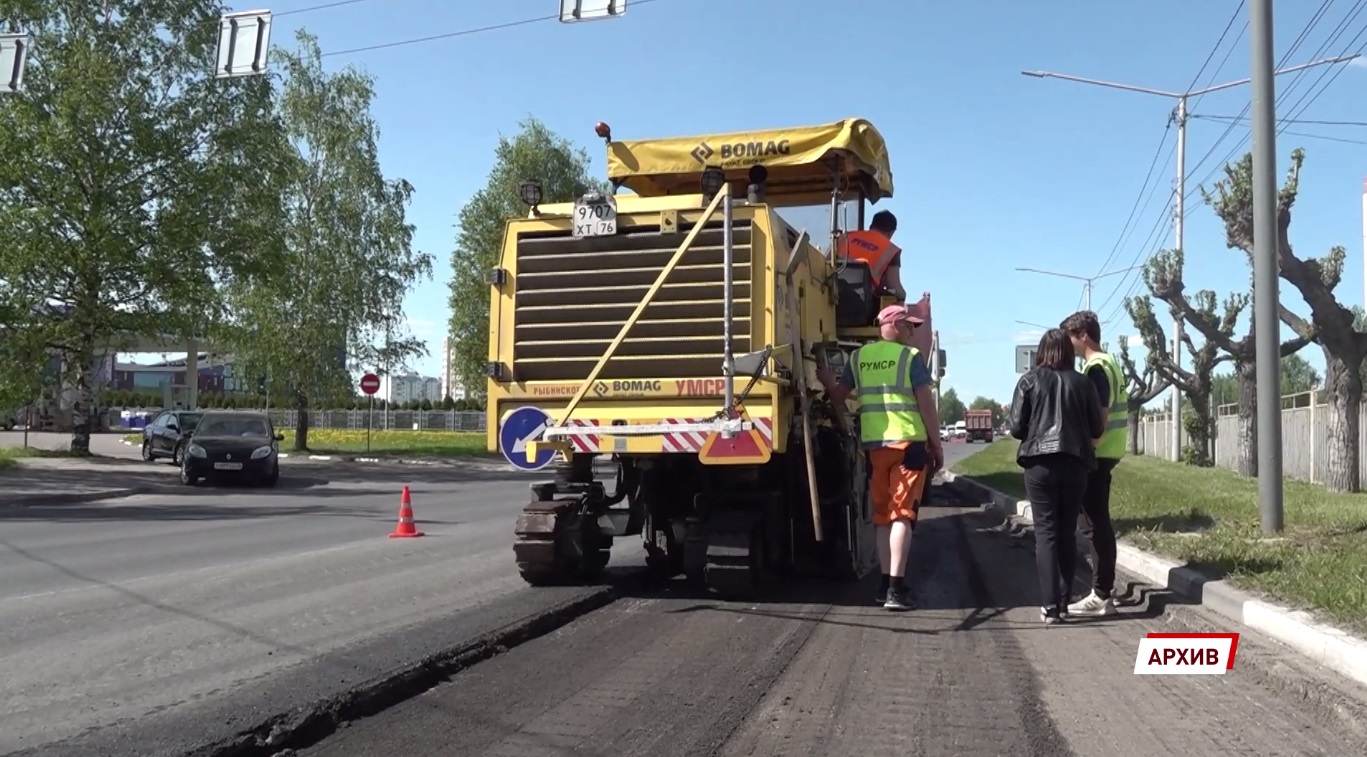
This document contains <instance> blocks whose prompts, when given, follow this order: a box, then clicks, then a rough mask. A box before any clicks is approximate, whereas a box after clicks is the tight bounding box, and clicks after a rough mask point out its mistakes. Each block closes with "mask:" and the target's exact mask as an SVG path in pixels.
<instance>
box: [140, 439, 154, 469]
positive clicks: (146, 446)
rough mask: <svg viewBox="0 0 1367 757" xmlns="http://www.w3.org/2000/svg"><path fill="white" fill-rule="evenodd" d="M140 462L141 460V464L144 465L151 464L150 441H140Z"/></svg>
mask: <svg viewBox="0 0 1367 757" xmlns="http://www.w3.org/2000/svg"><path fill="white" fill-rule="evenodd" d="M142 460H143V462H145V463H150V462H152V440H151V439H143V440H142Z"/></svg>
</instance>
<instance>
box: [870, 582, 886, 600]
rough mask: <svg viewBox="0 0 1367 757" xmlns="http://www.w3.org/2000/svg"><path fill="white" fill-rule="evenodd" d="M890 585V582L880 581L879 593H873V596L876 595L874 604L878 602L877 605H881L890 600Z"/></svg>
mask: <svg viewBox="0 0 1367 757" xmlns="http://www.w3.org/2000/svg"><path fill="white" fill-rule="evenodd" d="M889 585H890V584H885V583H879V584H878V593H877V594H875V595H873V596H874V599H873V603H874V604H876V605H881V604H883V603H885V602H887V601H888V586H889Z"/></svg>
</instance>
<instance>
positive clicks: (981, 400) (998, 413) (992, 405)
mask: <svg viewBox="0 0 1367 757" xmlns="http://www.w3.org/2000/svg"><path fill="white" fill-rule="evenodd" d="M968 409H969V410H991V411H992V426H993V427H994V428H997V427H1000V426H1001V425H1002V424H1003V423H1005V422H1006V412H1005V411H1004V410H1003V409H1002V404H1001V403H1000V402H998V401H996V400H994V399H992V398H991V397H984V396H983V395H981V394H979V395H978V396H977V397H974V398H973V401H972V402H970V403H968Z"/></svg>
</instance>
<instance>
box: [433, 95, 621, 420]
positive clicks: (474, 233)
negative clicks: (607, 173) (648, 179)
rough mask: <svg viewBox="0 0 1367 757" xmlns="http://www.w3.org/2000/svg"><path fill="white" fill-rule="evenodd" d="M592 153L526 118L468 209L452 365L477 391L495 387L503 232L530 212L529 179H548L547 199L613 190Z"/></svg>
mask: <svg viewBox="0 0 1367 757" xmlns="http://www.w3.org/2000/svg"><path fill="white" fill-rule="evenodd" d="M588 167H589V156H588V153H587V152H586V151H585V150H583V149H582V148H579V147H576V146H575V145H574V144H572V143H571V142H570V141H569V140H567V139H564V138H563V137H560V136H559V135H557V134H556V133H554V132H552V131H551V130H550V129H548V128H546V125H545V124H543V123H541V122H540V121H538V120H537V119H535V118H530V117H529V118H527V119H525V120H524V121H522V123H521V124H520V130H519V131H518V133H517V134H515V135H513V136H512V137H499V140H498V147H497V148H496V149H495V150H494V167H493V170H491V171H490V172H489V176H488V179H487V180H486V182H485V185H484V188H483V189H481V190H479V191H478V192H476V193H475V194H474V196H473V197H471V198H470V201H469V202H467V203H466V204H465V207H463V208H461V210H460V215H459V221H458V223H457V227H458V229H459V231H458V232H457V234H456V248H455V250H454V251H453V252H452V253H451V274H452V275H451V284H450V286H451V296H450V300H449V304H450V307H451V322H450V333H451V368H452V371H453V372H454V373H455V374H456V376H457V378H458V379H459V381H460V382H461V384H462V385H464V386H465V387H466V389H467V391H469V392H470V393H471V394H474V395H477V396H482V395H483V394H484V392H485V387H486V386H487V385H488V378H487V377H486V375H485V372H484V365H485V363H487V362H488V360H489V285H488V283H487V282H486V278H485V277H486V276H487V275H488V272H489V270H490V269H492V268H494V267H495V266H496V265H497V264H498V260H499V256H500V253H501V252H502V250H503V233H504V228H505V226H506V223H507V221H508V220H509V219H511V218H516V217H520V216H525V215H526V214H527V206H526V205H524V204H523V203H522V201H521V200H520V199H519V195H518V186H519V185H520V184H521V183H522V182H523V181H526V180H535V181H539V182H540V183H541V195H542V202H545V203H553V202H569V201H571V200H574V199H575V198H577V197H580V196H582V195H583V194H584V193H585V192H587V191H589V190H590V189H596V190H598V191H600V192H603V193H608V192H610V191H611V188H610V187H609V186H608V185H607V183H606V182H603V181H600V180H597V179H594V178H592V177H591V176H590V175H589V168H588Z"/></svg>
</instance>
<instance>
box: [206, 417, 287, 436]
mask: <svg viewBox="0 0 1367 757" xmlns="http://www.w3.org/2000/svg"><path fill="white" fill-rule="evenodd" d="M195 431H196V433H197V434H198V435H199V436H270V431H269V430H268V429H267V428H266V421H265V420H264V419H262V418H233V417H231V416H222V415H220V416H213V415H210V416H207V417H205V418H204V419H203V420H202V421H200V424H199V428H197V429H195Z"/></svg>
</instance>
